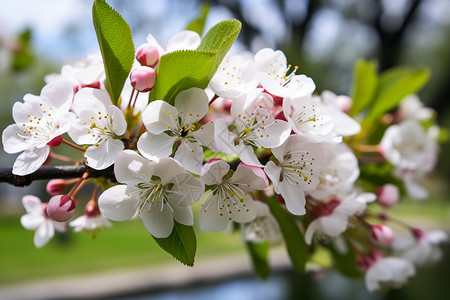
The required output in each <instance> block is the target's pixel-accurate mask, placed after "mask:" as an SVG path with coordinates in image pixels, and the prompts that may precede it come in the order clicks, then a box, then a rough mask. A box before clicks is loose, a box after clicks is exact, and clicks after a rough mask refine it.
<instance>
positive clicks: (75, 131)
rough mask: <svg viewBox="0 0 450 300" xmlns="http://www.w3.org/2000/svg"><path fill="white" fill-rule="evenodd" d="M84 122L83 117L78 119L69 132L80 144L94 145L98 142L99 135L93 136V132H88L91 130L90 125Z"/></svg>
mask: <svg viewBox="0 0 450 300" xmlns="http://www.w3.org/2000/svg"><path fill="white" fill-rule="evenodd" d="M84 122H85V121H84V120H83V119H76V120H75V121H73V122H72V126H71V127H70V129H69V132H68V134H69V136H70V138H71V139H72V140H73V141H74V142H75V143H76V144H78V145H93V144H95V143H96V142H97V137H95V136H92V133H88V131H90V130H89V127H88V126H87V125H84ZM88 124H90V123H88Z"/></svg>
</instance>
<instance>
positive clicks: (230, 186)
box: [199, 159, 268, 231]
mask: <svg viewBox="0 0 450 300" xmlns="http://www.w3.org/2000/svg"><path fill="white" fill-rule="evenodd" d="M229 170H230V165H229V164H228V163H226V162H225V161H223V160H221V159H213V160H210V161H208V162H207V163H206V164H205V165H204V166H203V167H202V169H201V171H200V181H201V182H203V183H204V184H205V185H207V186H210V187H211V190H209V191H208V192H207V194H206V195H205V196H204V201H203V205H202V208H201V210H200V220H199V221H200V229H201V230H202V231H223V230H225V229H226V228H227V226H228V225H229V224H230V222H231V221H234V222H237V223H247V222H250V221H253V220H254V219H255V217H256V214H257V212H256V207H255V203H254V200H253V199H252V197H251V195H250V193H251V192H253V191H255V190H262V189H264V188H265V187H267V185H268V179H267V177H266V175H265V174H264V172H263V170H261V169H260V168H258V167H254V166H249V165H246V164H244V163H240V164H239V166H238V167H237V169H236V171H235V172H234V174H233V175H232V176H231V178H229V179H228V178H227V177H225V175H227V173H228V171H229Z"/></svg>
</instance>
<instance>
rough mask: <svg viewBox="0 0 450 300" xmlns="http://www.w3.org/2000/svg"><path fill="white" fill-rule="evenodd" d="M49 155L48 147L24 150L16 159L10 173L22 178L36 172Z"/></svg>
mask: <svg viewBox="0 0 450 300" xmlns="http://www.w3.org/2000/svg"><path fill="white" fill-rule="evenodd" d="M49 153H50V147H49V146H44V147H42V148H32V149H29V150H25V151H24V152H23V153H22V154H20V155H19V156H18V157H17V158H16V161H15V162H14V165H13V170H12V173H13V174H15V175H19V176H23V175H28V174H31V173H33V172H35V171H37V169H39V168H40V167H41V166H42V164H43V163H44V162H45V161H46V160H47V157H48V155H49Z"/></svg>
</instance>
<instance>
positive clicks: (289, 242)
mask: <svg viewBox="0 0 450 300" xmlns="http://www.w3.org/2000/svg"><path fill="white" fill-rule="evenodd" d="M265 202H266V204H267V205H268V206H269V208H270V211H271V212H272V215H273V216H274V217H275V219H276V220H277V222H278V224H279V225H280V229H281V233H282V235H283V238H284V241H285V243H286V248H287V251H288V254H289V257H290V258H291V262H292V265H293V266H294V267H295V269H296V270H297V271H299V272H305V270H306V261H307V259H308V248H307V245H306V243H305V239H304V237H303V234H302V233H301V232H300V229H299V228H298V226H297V223H296V222H295V218H294V216H293V215H291V214H290V213H288V212H287V211H286V210H285V209H284V208H282V207H281V205H280V203H278V202H277V200H276V199H275V198H269V199H266V200H265Z"/></svg>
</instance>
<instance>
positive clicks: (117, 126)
mask: <svg viewBox="0 0 450 300" xmlns="http://www.w3.org/2000/svg"><path fill="white" fill-rule="evenodd" d="M107 112H108V114H110V115H111V118H112V130H113V131H114V133H115V134H116V135H118V136H120V135H122V134H124V133H125V131H126V130H127V121H125V117H124V116H123V112H122V111H121V110H120V109H119V108H118V107H117V106H115V105H110V106H109V107H108V109H107Z"/></svg>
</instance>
